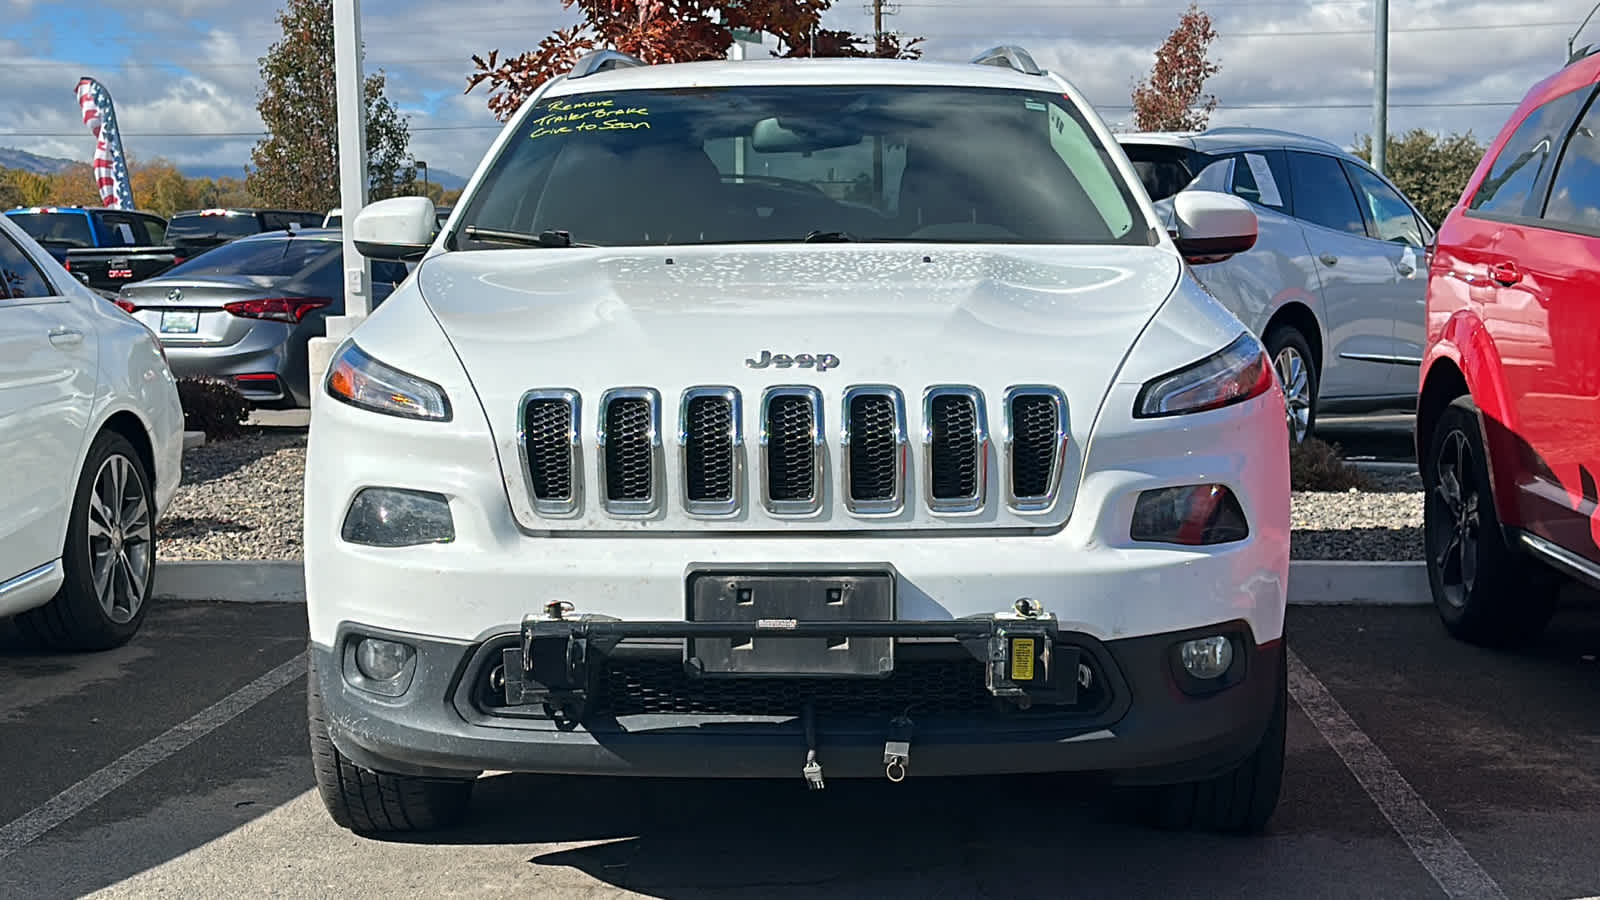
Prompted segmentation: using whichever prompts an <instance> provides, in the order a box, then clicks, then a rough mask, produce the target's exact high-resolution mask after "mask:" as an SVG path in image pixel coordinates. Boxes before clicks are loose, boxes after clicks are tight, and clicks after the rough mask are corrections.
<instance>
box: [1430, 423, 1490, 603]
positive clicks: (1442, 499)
mask: <svg viewBox="0 0 1600 900" xmlns="http://www.w3.org/2000/svg"><path fill="white" fill-rule="evenodd" d="M1476 464H1477V461H1476V459H1475V456H1474V453H1473V449H1472V445H1471V443H1470V442H1468V440H1467V435H1465V434H1464V433H1462V432H1461V431H1460V430H1455V431H1451V432H1450V433H1449V434H1448V435H1446V436H1445V439H1444V441H1443V442H1442V443H1441V446H1440V448H1439V455H1438V457H1437V458H1436V459H1435V460H1434V461H1433V471H1434V473H1435V474H1434V478H1433V480H1434V485H1433V488H1432V490H1430V491H1429V492H1428V498H1427V502H1428V504H1429V506H1430V507H1432V508H1431V509H1430V510H1429V513H1430V515H1428V516H1427V527H1428V538H1429V540H1428V542H1427V544H1428V553H1429V555H1430V557H1431V561H1432V562H1433V563H1434V565H1435V567H1436V568H1437V570H1438V572H1439V581H1440V584H1441V585H1443V587H1444V597H1445V600H1446V601H1447V602H1448V603H1449V604H1450V605H1451V606H1453V607H1456V608H1457V609H1460V608H1462V607H1463V606H1465V605H1466V602H1467V597H1468V596H1469V595H1470V594H1471V593H1472V588H1473V585H1474V584H1475V583H1476V581H1477V577H1478V539H1479V528H1480V525H1481V522H1482V520H1481V518H1480V516H1479V511H1478V510H1479V504H1480V502H1481V497H1480V495H1479V493H1478V487H1477V480H1476V478H1475V477H1474V473H1475V472H1476V469H1475V468H1474V466H1476Z"/></svg>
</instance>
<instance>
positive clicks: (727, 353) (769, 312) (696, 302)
mask: <svg viewBox="0 0 1600 900" xmlns="http://www.w3.org/2000/svg"><path fill="white" fill-rule="evenodd" d="M1180 272H1181V263H1180V262H1179V260H1178V258H1177V257H1176V256H1175V255H1173V253H1172V252H1171V251H1170V250H1169V249H1165V248H1160V247H1083V246H1072V247H1016V246H1007V247H996V248H994V249H975V248H972V247H971V246H970V245H969V246H963V247H950V246H939V245H929V246H921V247H917V246H907V245H896V246H894V247H892V248H890V247H886V246H882V245H871V244H843V245H747V246H712V247H699V248H697V247H663V248H661V249H659V250H639V249H635V248H628V249H626V250H623V249H609V248H602V249H588V248H545V249H527V250H520V249H518V250H493V251H477V252H459V253H445V254H440V255H438V256H434V257H431V258H430V259H428V260H427V261H426V262H425V263H424V264H423V265H422V266H421V267H420V269H419V270H418V272H417V284H418V287H419V288H420V290H421V292H422V295H423V297H424V298H425V300H426V302H427V303H428V306H429V307H430V308H431V310H432V311H433V313H434V314H435V316H437V318H438V320H439V322H440V323H441V324H442V325H443V327H444V331H445V334H447V335H448V336H449V339H450V341H451V342H452V344H453V345H454V347H455V349H456V352H457V353H458V354H459V355H460V358H461V360H462V362H463V363H464V365H465V367H466V371H467V374H468V376H469V377H470V378H471V380H472V383H473V386H474V388H475V390H476V391H477V393H478V395H479V398H480V399H481V400H482V402H483V405H484V409H485V411H486V412H487V415H488V419H489V424H490V427H491V428H492V429H493V431H494V433H495V439H496V443H497V444H498V445H499V447H500V450H501V453H500V456H501V460H502V464H503V465H505V466H506V468H507V472H506V475H507V481H508V484H509V485H510V487H511V488H512V490H511V492H510V493H511V495H512V500H513V505H514V506H515V507H516V508H517V511H518V515H519V518H521V519H522V520H523V522H524V524H525V525H526V526H528V527H530V528H537V529H546V528H606V529H610V530H615V529H618V528H640V527H650V528H668V529H670V528H673V527H674V526H683V525H687V523H688V522H689V521H690V520H687V519H682V518H680V512H679V510H678V508H677V507H678V504H676V503H674V502H673V501H674V499H675V498H676V497H678V496H680V495H679V494H678V493H677V492H678V490H679V488H678V484H677V481H676V476H675V457H674V456H673V454H674V453H675V451H676V446H675V444H674V442H673V440H672V436H673V435H674V434H675V433H676V421H675V419H676V414H677V403H678V398H679V396H680V394H681V393H682V391H683V390H684V389H685V388H688V387H692V386H696V385H732V386H734V387H736V388H738V389H739V390H740V392H741V393H742V394H743V396H744V398H745V403H744V410H745V429H744V433H745V435H746V448H747V452H749V451H750V450H751V449H752V445H753V441H752V437H753V436H754V435H757V434H759V433H760V430H759V425H758V423H757V422H756V418H757V416H758V415H759V413H758V412H757V410H758V408H759V403H758V400H759V398H760V396H761V392H762V390H763V389H764V388H766V387H768V386H771V385H776V384H809V385H815V386H817V387H818V388H820V389H821V391H822V395H823V401H824V407H823V408H824V411H825V412H824V422H825V427H826V429H827V431H828V444H829V447H830V452H831V453H833V455H834V456H836V455H837V451H836V447H837V444H838V416H839V412H838V410H839V408H840V407H839V404H840V396H841V394H842V392H843V391H844V389H845V388H847V387H849V386H851V385H855V384H892V385H896V386H898V387H899V388H900V389H901V390H902V391H903V392H904V394H905V397H906V406H907V411H906V412H907V426H908V427H907V433H908V434H909V435H911V436H912V440H913V441H914V442H915V441H916V439H917V437H916V436H918V435H920V434H921V425H922V423H921V408H920V406H921V398H922V393H923V391H924V389H925V388H927V387H928V386H930V385H935V384H963V385H973V386H976V387H978V388H979V389H980V390H982V391H983V393H984V395H985V397H986V398H988V400H989V402H988V409H989V418H990V422H989V432H990V434H991V435H992V436H994V437H995V438H996V439H998V438H999V436H1000V435H1002V434H1003V433H1004V419H1003V412H1002V410H1001V409H1000V397H1001V395H1002V394H1003V393H1004V391H1005V389H1006V388H1007V387H1009V386H1011V385H1016V384H1049V385H1054V386H1057V387H1059V388H1060V389H1061V390H1062V391H1063V392H1064V393H1065V394H1066V397H1067V403H1068V409H1069V414H1068V418H1069V422H1070V431H1071V436H1072V445H1073V447H1074V448H1075V449H1074V450H1073V451H1070V452H1069V454H1068V458H1067V463H1068V466H1067V469H1066V474H1065V477H1064V479H1063V486H1062V488H1063V489H1062V497H1061V499H1060V501H1059V502H1058V503H1057V506H1056V508H1055V509H1054V510H1052V511H1050V512H1048V513H1046V514H1043V515H1037V514H1035V515H1028V516H1017V515H1015V514H1012V513H1010V512H1009V511H1007V510H1005V509H1004V508H1003V506H1002V505H1001V504H1000V503H999V502H998V498H999V497H1000V496H1002V494H1001V492H1000V491H998V490H997V489H996V488H997V484H996V483H995V479H998V478H999V477H1000V472H999V470H998V468H995V467H994V466H991V475H990V478H991V485H990V490H989V491H988V494H989V497H990V502H989V507H990V509H989V511H988V512H987V513H986V514H985V515H982V516H978V517H976V519H974V518H966V519H963V520H958V521H955V522H949V521H942V520H939V519H937V518H936V517H931V516H928V515H927V513H926V511H925V510H923V509H921V507H920V504H912V505H911V506H912V508H910V509H908V510H907V512H906V513H905V514H904V515H903V516H902V517H900V518H897V519H889V520H875V521H871V522H868V523H862V522H859V521H856V520H854V519H851V518H850V517H848V516H847V515H846V514H845V513H844V512H843V511H842V510H840V509H834V508H832V507H831V506H828V505H825V507H824V512H823V514H822V515H821V516H819V517H817V518H815V519H811V520H806V521H805V522H803V523H791V524H787V525H786V527H802V528H805V527H814V528H825V529H826V528H833V529H838V528H841V527H846V526H848V527H852V528H860V527H869V528H870V527H901V528H904V527H908V526H913V525H915V526H918V527H921V526H924V525H955V526H963V527H972V525H973V524H975V523H979V524H990V525H998V526H1025V527H1031V528H1037V527H1040V526H1042V525H1048V524H1059V523H1060V522H1062V521H1065V519H1066V516H1067V514H1068V512H1069V511H1070V504H1071V495H1072V485H1073V484H1074V483H1075V473H1076V471H1077V468H1076V467H1075V466H1074V465H1073V463H1075V462H1076V461H1079V460H1081V449H1082V447H1083V446H1084V443H1085V441H1086V440H1087V438H1088V434H1089V428H1090V426H1091V425H1092V423H1093V421H1094V417H1095V415H1096V413H1097V412H1098V410H1099V406H1100V403H1101V400H1102V398H1103V397H1104V396H1105V394H1106V391H1107V390H1108V388H1109V387H1110V384H1111V381H1112V379H1113V378H1114V377H1115V375H1116V373H1117V370H1118V369H1119V367H1120V366H1121V364H1122V361H1123V359H1124V358H1125V357H1126V355H1127V354H1128V352H1129V350H1130V348H1131V347H1132V345H1133V343H1134V341H1135V340H1136V339H1137V338H1138V336H1139V334H1140V333H1141V331H1142V330H1143V329H1144V327H1145V325H1146V324H1147V323H1148V322H1149V321H1150V318H1151V317H1152V316H1153V315H1154V313H1155V311H1156V310H1157V309H1158V308H1159V307H1160V306H1161V304H1162V303H1163V302H1164V301H1165V300H1166V298H1167V297H1168V295H1169V294H1170V293H1171V291H1172V289H1173V286H1174V284H1175V283H1176V281H1177V279H1178V277H1179V275H1180ZM763 351H766V352H770V353H771V354H774V355H778V354H783V355H787V356H790V357H798V356H800V355H801V354H809V355H811V356H813V357H817V356H821V355H824V354H831V355H832V356H833V357H836V358H837V360H838V365H837V367H835V368H832V369H830V370H829V371H825V372H818V371H816V370H815V369H814V368H798V367H794V368H788V369H779V368H776V367H770V366H769V367H768V368H765V369H754V368H751V367H749V366H747V365H746V362H745V361H746V359H749V358H756V359H758V360H759V359H760V358H761V356H762V354H763ZM632 386H646V387H653V388H656V389H657V390H659V391H660V392H661V398H662V407H663V412H662V431H663V439H664V442H665V443H666V445H667V453H668V459H667V462H668V465H667V472H668V475H669V483H670V484H669V486H670V488H671V491H672V492H670V493H668V494H667V497H668V502H667V510H666V514H665V516H664V517H662V518H661V519H659V520H655V521H650V522H643V523H640V522H619V521H617V520H615V519H612V518H610V517H608V516H606V514H605V513H604V511H603V510H600V509H598V508H597V504H594V503H589V504H588V507H587V508H586V509H585V510H584V513H583V515H582V516H581V517H579V518H577V519H573V520H566V521H546V520H542V519H540V517H539V516H538V515H537V514H535V513H534V512H532V509H531V506H528V505H527V504H525V503H524V502H523V499H524V498H525V497H526V489H525V487H524V480H523V478H522V473H521V472H520V471H517V470H516V468H517V466H518V465H519V464H518V455H517V445H516V440H517V431H518V423H517V421H516V418H517V411H518V408H519V403H520V400H521V398H522V395H523V394H524V393H525V392H526V391H528V390H531V389H535V388H570V389H573V390H576V391H577V392H578V393H579V394H580V395H581V397H582V398H583V422H584V429H585V431H586V433H585V434H584V435H583V443H584V453H585V456H584V466H585V469H584V471H585V475H586V476H588V477H589V478H591V479H592V478H593V474H594V473H593V459H592V457H593V455H594V449H593V448H594V436H593V433H592V432H593V423H594V422H595V421H596V412H597V408H596V407H597V403H598V400H599V397H600V394H601V392H603V391H604V390H606V389H608V388H613V387H632ZM508 451H509V452H508ZM829 480H830V481H831V482H832V484H833V486H834V487H835V488H836V487H837V483H838V475H837V471H832V470H830V472H829ZM586 494H588V495H589V496H590V497H592V496H593V494H592V492H586ZM747 496H749V495H748V494H747ZM747 505H748V504H747ZM997 506H998V507H1000V508H998V509H996V507H997ZM771 524H772V522H771V521H770V520H769V519H767V518H766V516H765V513H764V511H762V510H760V509H759V508H758V509H756V510H754V511H752V512H751V513H749V514H748V515H746V516H744V517H742V518H740V519H735V520H734V522H733V523H732V524H731V525H730V527H733V528H761V527H763V526H767V527H770V526H771ZM692 527H694V528H695V529H696V530H704V529H705V528H706V527H707V525H706V523H704V522H697V523H695V524H694V525H693V526H692Z"/></svg>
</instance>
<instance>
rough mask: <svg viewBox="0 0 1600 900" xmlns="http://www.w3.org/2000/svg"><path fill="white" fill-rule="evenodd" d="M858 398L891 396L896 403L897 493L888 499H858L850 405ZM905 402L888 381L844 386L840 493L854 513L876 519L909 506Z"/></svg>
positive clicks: (840, 431) (897, 513) (841, 418)
mask: <svg viewBox="0 0 1600 900" xmlns="http://www.w3.org/2000/svg"><path fill="white" fill-rule="evenodd" d="M857 397H888V398H889V402H890V403H892V404H894V439H895V472H894V494H893V496H891V497H890V498H889V499H888V500H857V499H855V496H854V492H853V491H852V489H851V488H852V484H851V481H850V404H851V402H852V401H854V400H855V399H856V398H857ZM908 445H909V441H908V440H907V439H906V401H905V395H903V394H902V393H901V392H900V389H899V388H897V387H895V386H893V385H889V384H860V385H853V386H851V387H849V388H846V389H845V392H844V398H843V400H842V401H841V402H840V404H839V494H840V496H841V497H843V498H844V505H845V509H847V510H849V511H850V513H851V514H852V515H856V516H861V517H863V518H877V517H883V516H896V515H899V514H900V512H901V511H902V510H904V509H905V506H906V468H907V457H908V456H909V455H910V453H909V447H908Z"/></svg>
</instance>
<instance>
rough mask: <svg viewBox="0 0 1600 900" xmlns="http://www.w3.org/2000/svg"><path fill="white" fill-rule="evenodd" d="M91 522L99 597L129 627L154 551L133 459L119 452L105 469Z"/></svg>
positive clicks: (107, 611)
mask: <svg viewBox="0 0 1600 900" xmlns="http://www.w3.org/2000/svg"><path fill="white" fill-rule="evenodd" d="M87 518H88V521H87V526H88V527H87V529H86V531H87V533H88V535H89V572H90V575H91V577H92V578H93V580H94V592H95V597H96V599H98V600H99V601H100V609H101V610H102V611H103V612H104V613H105V614H106V617H107V618H109V619H110V620H111V621H112V622H115V623H116V624H118V625H123V624H126V623H128V622H130V621H132V620H133V617H134V616H135V615H137V614H138V612H139V607H141V606H143V605H144V601H145V591H146V587H147V585H148V583H149V577H150V566H151V564H152V563H153V562H154V560H153V559H152V558H151V557H152V552H153V550H154V548H155V543H154V540H155V532H154V527H153V522H152V521H151V516H150V505H149V502H148V501H147V500H146V499H145V490H144V482H143V481H142V480H141V479H140V477H139V473H138V472H137V471H135V469H134V463H133V461H132V460H130V459H128V458H127V457H126V456H122V455H120V454H116V455H113V456H111V457H108V458H107V459H106V461H105V462H104V463H102V464H101V465H100V471H99V472H97V473H96V474H95V477H94V489H93V490H92V491H91V492H90V494H89V510H88V513H87Z"/></svg>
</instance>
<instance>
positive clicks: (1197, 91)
mask: <svg viewBox="0 0 1600 900" xmlns="http://www.w3.org/2000/svg"><path fill="white" fill-rule="evenodd" d="M1216 39H1217V32H1216V29H1214V28H1212V27H1211V16H1209V15H1207V14H1206V13H1204V12H1202V11H1201V10H1200V8H1199V7H1198V6H1195V5H1193V4H1190V6H1189V9H1188V11H1187V12H1185V13H1184V14H1183V18H1181V19H1179V20H1178V27H1177V28H1174V29H1173V30H1172V33H1171V34H1169V35H1167V40H1166V42H1165V43H1163V44H1162V45H1161V47H1160V48H1159V49H1157V50H1156V64H1155V66H1154V67H1153V68H1152V69H1151V70H1150V75H1149V77H1148V78H1145V79H1144V80H1143V81H1141V82H1139V83H1138V85H1136V86H1135V87H1134V89H1133V121H1134V127H1135V128H1138V129H1139V130H1140V131H1199V130H1202V129H1204V128H1205V127H1206V123H1207V122H1209V121H1211V112H1212V110H1215V109H1216V108H1217V98H1216V97H1214V96H1212V95H1210V94H1205V93H1204V91H1205V86H1206V79H1208V78H1210V77H1211V76H1213V75H1215V74H1217V72H1218V71H1220V70H1221V67H1220V66H1218V65H1217V64H1216V63H1213V62H1211V61H1210V60H1209V59H1207V58H1206V51H1207V49H1209V48H1210V46H1211V42H1212V41H1214V40H1216Z"/></svg>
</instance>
